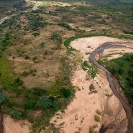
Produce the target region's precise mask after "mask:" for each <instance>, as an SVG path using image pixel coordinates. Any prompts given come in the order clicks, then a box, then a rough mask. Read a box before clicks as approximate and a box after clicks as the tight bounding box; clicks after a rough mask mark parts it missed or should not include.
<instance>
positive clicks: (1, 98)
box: [0, 93, 9, 105]
mask: <svg viewBox="0 0 133 133" xmlns="http://www.w3.org/2000/svg"><path fill="white" fill-rule="evenodd" d="M8 99H9V98H8V96H6V95H5V94H4V93H0V105H1V104H2V103H4V102H6V101H8Z"/></svg>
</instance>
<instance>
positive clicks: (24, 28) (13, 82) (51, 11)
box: [0, 0, 133, 132]
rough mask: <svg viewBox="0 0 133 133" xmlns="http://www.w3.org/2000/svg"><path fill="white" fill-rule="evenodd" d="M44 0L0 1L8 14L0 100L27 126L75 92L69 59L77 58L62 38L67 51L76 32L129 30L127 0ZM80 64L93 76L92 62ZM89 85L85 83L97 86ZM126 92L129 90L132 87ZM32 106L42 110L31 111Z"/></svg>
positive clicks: (36, 126)
mask: <svg viewBox="0 0 133 133" xmlns="http://www.w3.org/2000/svg"><path fill="white" fill-rule="evenodd" d="M100 1H102V0H100ZM121 1H122V2H124V0H121ZM128 1H129V0H128ZM29 2H31V3H28V5H30V4H33V3H32V2H33V1H29ZM43 2H44V3H43ZM46 2H47V1H43V0H42V3H43V5H40V6H39V9H38V10H36V11H32V5H31V6H27V4H26V2H25V1H23V0H22V1H18V0H11V1H10V2H9V0H1V1H0V18H4V17H6V16H9V19H6V20H5V21H4V22H3V23H2V24H0V85H2V86H3V92H4V93H2V94H1V95H0V97H2V98H0V99H1V101H0V103H1V104H2V111H3V112H4V113H6V114H9V115H10V116H11V117H12V118H15V119H28V120H29V121H30V122H31V123H32V124H33V126H32V132H40V130H41V129H45V127H46V126H49V120H50V118H51V117H52V116H53V115H54V114H55V112H56V111H57V110H59V109H61V110H64V108H66V106H67V105H68V103H69V102H70V101H71V99H72V98H73V96H74V89H73V87H72V85H71V82H70V76H71V75H72V74H73V68H74V67H75V63H74V61H75V60H78V61H79V62H81V59H79V56H78V58H77V59H75V60H72V59H71V57H69V56H67V55H66V49H65V48H64V47H63V46H62V44H63V42H64V45H65V47H66V48H67V53H68V54H71V53H72V52H71V51H75V49H73V48H72V47H70V42H71V41H73V40H75V39H77V38H83V37H91V36H103V35H104V36H112V37H116V38H125V39H132V32H133V31H132V6H131V4H130V2H124V3H121V4H118V2H115V3H116V4H111V3H110V2H109V1H107V3H109V4H106V3H105V4H102V5H101V4H99V3H100V2H98V1H97V0H94V1H92V0H90V1H86V5H87V4H88V3H91V4H94V5H95V6H84V5H83V3H82V2H78V4H77V3H75V1H74V2H69V4H70V5H71V6H60V5H59V6H56V5H54V4H52V2H47V3H46ZM79 3H80V4H79ZM123 5H124V6H123ZM14 7H15V8H14ZM125 9H126V10H125ZM77 16H78V17H77ZM71 24H72V25H71ZM87 28H91V31H90V32H88V31H86V29H87ZM82 67H83V69H84V70H85V71H87V72H88V74H89V75H90V76H91V77H92V78H94V77H95V76H96V68H95V66H92V65H89V64H88V63H87V61H84V62H83V63H82ZM130 80H131V79H130ZM126 84H127V82H126ZM93 88H94V86H92V85H90V87H89V89H90V90H91V91H93V92H96V91H95V90H93ZM127 94H128V95H130V96H132V89H131V90H130V91H129V93H127ZM37 111H40V112H41V113H40V116H37V117H35V114H36V112H37Z"/></svg>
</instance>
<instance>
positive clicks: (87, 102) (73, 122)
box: [51, 37, 131, 133]
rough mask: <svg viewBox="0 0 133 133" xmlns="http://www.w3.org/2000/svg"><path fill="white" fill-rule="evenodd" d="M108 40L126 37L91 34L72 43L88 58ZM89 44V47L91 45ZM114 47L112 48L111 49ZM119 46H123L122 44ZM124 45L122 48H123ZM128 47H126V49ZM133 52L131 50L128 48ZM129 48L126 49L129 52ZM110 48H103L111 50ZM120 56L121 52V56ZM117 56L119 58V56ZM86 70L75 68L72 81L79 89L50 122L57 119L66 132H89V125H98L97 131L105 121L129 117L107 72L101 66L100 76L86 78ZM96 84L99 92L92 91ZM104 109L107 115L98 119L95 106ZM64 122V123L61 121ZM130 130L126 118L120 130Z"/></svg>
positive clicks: (85, 58)
mask: <svg viewBox="0 0 133 133" xmlns="http://www.w3.org/2000/svg"><path fill="white" fill-rule="evenodd" d="M105 42H124V40H120V39H114V38H110V37H90V38H82V39H77V40H75V41H73V42H72V43H71V46H72V47H73V48H75V49H76V50H80V52H81V56H82V57H83V60H87V61H88V57H89V54H87V53H91V52H92V51H93V50H94V49H96V48H97V47H98V46H99V45H101V44H103V43H105ZM88 46H89V47H88ZM111 50H112V51H113V50H114V49H113V48H112V49H111ZM119 50H120V48H119ZM122 50H123V49H121V51H122ZM124 50H125V51H126V49H124ZM129 51H130V52H131V50H129ZM129 51H126V52H129ZM108 53H109V51H106V50H105V52H104V54H108ZM118 57H119V56H118ZM114 58H117V56H116V57H115V56H114ZM86 77H87V73H86V72H85V71H83V70H82V68H80V69H78V70H76V71H75V74H74V75H73V77H72V80H71V82H72V84H73V85H74V86H76V87H78V88H79V89H77V90H76V93H75V98H74V99H73V101H72V102H71V103H70V104H69V105H68V107H67V109H66V110H65V113H64V114H63V113H61V112H57V113H58V114H60V116H61V117H60V118H59V115H55V116H54V117H53V118H52V119H51V123H54V125H55V127H57V128H58V127H59V128H60V129H61V131H62V132H63V133H76V132H78V131H80V133H88V132H89V127H90V126H94V125H95V126H97V128H95V131H97V132H98V131H99V129H100V127H101V125H102V124H104V125H107V124H108V123H111V122H114V121H115V122H117V123H120V121H121V120H123V119H124V118H125V119H126V114H125V111H124V110H123V108H122V106H121V103H120V102H119V101H118V99H117V98H116V97H115V96H114V95H113V92H112V90H111V89H110V87H109V83H108V81H107V79H106V74H105V73H104V72H103V71H101V70H99V71H98V73H97V76H96V77H95V78H94V79H89V80H88V79H87V78H86ZM91 83H92V84H93V85H94V87H95V89H96V90H97V93H93V94H89V93H90V90H89V86H90V84H91ZM107 93H108V94H112V95H113V96H112V97H110V98H108V97H107V96H105V94H107ZM97 109H98V110H100V111H102V112H103V111H104V117H102V116H100V115H99V117H100V118H101V122H96V121H95V120H94V116H95V115H97V114H96V110H97ZM62 123H64V124H62ZM126 130H127V121H126V120H125V122H124V126H123V129H121V130H120V132H121V133H122V132H124V131H126Z"/></svg>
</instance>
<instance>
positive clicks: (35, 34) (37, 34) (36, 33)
mask: <svg viewBox="0 0 133 133" xmlns="http://www.w3.org/2000/svg"><path fill="white" fill-rule="evenodd" d="M32 35H34V37H36V36H39V35H40V33H39V32H34V33H32Z"/></svg>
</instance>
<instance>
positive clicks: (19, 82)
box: [15, 77, 23, 85]
mask: <svg viewBox="0 0 133 133" xmlns="http://www.w3.org/2000/svg"><path fill="white" fill-rule="evenodd" d="M15 83H17V84H18V85H22V84H23V81H22V80H21V79H20V77H17V78H16V79H15Z"/></svg>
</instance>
